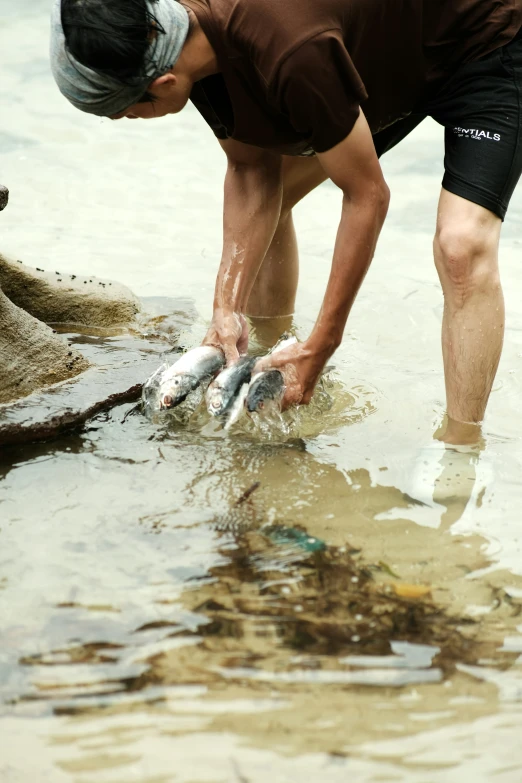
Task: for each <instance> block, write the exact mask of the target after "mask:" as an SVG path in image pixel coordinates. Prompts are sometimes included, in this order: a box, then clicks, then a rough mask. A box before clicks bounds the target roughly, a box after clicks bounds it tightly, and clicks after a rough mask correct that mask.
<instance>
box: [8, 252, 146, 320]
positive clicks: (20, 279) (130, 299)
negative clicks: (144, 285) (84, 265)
mask: <svg viewBox="0 0 522 783" xmlns="http://www.w3.org/2000/svg"><path fill="white" fill-rule="evenodd" d="M0 288H2V290H3V292H4V294H5V295H6V296H7V297H9V299H11V301H12V302H14V304H15V305H17V306H18V307H21V308H22V309H23V310H26V311H27V312H28V313H30V314H31V315H33V316H34V317H35V318H38V319H39V320H40V321H44V323H47V324H50V323H69V324H84V325H87V326H97V327H109V326H119V325H122V324H130V323H132V322H133V321H134V320H135V318H136V315H137V313H138V312H139V310H140V303H139V300H138V299H137V297H136V296H134V294H133V293H132V291H130V289H128V288H127V287H126V286H124V285H121V284H120V283H116V282H114V281H111V280H101V279H100V278H96V277H92V276H85V275H71V274H61V273H60V272H59V271H57V270H55V269H53V268H51V269H50V270H48V271H44V270H43V269H39V268H37V269H33V268H32V267H28V266H26V265H25V264H23V263H22V262H21V261H14V260H12V259H8V258H5V256H3V255H1V254H0Z"/></svg>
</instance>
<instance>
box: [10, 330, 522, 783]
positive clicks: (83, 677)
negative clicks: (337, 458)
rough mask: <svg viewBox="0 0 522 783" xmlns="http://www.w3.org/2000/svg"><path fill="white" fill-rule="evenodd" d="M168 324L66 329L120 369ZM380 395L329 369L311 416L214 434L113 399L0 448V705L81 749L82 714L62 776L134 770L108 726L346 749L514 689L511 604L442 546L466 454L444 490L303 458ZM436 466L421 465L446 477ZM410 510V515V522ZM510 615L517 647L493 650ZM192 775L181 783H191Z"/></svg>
mask: <svg viewBox="0 0 522 783" xmlns="http://www.w3.org/2000/svg"><path fill="white" fill-rule="evenodd" d="M165 323H166V322H165V320H164V319H163V320H161V319H160V322H159V325H158V324H156V326H155V327H154V328H155V329H156V327H157V331H155V332H154V335H153V336H152V337H151V336H150V335H148V336H147V338H146V339H145V340H143V339H142V338H140V337H139V336H138V335H131V336H128V337H125V336H121V335H120V336H116V335H114V336H112V337H111V338H109V339H107V338H105V340H103V339H101V336H100V335H98V336H94V337H93V336H91V337H89V336H88V335H82V336H80V337H78V338H77V339H80V340H82V341H83V343H84V345H85V346H86V348H88V347H89V346H95V348H96V350H97V351H103V350H104V346H105V345H106V346H107V351H108V354H107V355H108V357H110V361H114V359H115V357H117V356H118V355H121V350H122V349H125V350H127V351H128V350H130V349H131V348H132V346H133V345H136V344H137V341H141V345H142V348H144V349H148V347H149V342H150V344H151V346H152V347H153V346H154V345H155V344H157V342H160V343H161V342H165V343H166V344H168V345H169V346H170V337H168V336H167V337H166V338H165V337H164V336H162V332H161V330H162V329H163V327H164V326H165ZM176 334H177V338H176V339H179V340H180V341H181V340H182V339H184V342H186V343H188V345H190V344H191V339H192V338H190V339H185V338H183V330H182V329H179V330H178V332H177V333H176ZM118 345H120V346H121V348H120V349H118ZM188 345H187V346H186V347H188ZM377 401H378V395H377V393H376V392H375V391H373V390H372V389H370V388H369V389H366V390H363V389H362V388H360V387H359V388H355V387H352V388H350V389H349V390H347V389H346V388H345V387H344V385H343V384H342V383H341V382H340V380H339V379H338V378H337V377H336V376H335V375H334V376H332V377H331V378H328V377H327V378H325V379H324V381H323V385H322V387H321V388H320V390H319V394H318V398H317V401H316V405H315V407H314V406H312V407H310V408H307V409H303V410H301V411H298V412H294V413H293V414H291V415H289V414H285V415H284V416H283V417H281V418H280V420H278V421H276V422H275V426H273V428H272V429H271V431H270V433H269V435H270V437H266V435H267V433H266V432H264V431H263V426H265V428H266V426H268V423H267V422H266V421H265V423H264V425H262V424H260V422H259V421H256V420H255V419H254V420H250V419H245V420H243V422H242V423H241V426H239V425H238V428H237V430H235V431H233V432H232V433H230V434H225V433H223V432H222V431H221V430H220V429H219V427H217V428H212V426H211V424H212V423H210V424H209V421H208V416H207V415H206V413H205V411H204V410H202V409H201V407H198V404H197V400H196V401H195V402H196V404H195V405H193V407H192V408H191V407H190V406H188V407H186V408H185V409H183V408H180V409H179V410H180V411H181V413H180V414H179V415H180V418H176V416H174V417H172V416H170V417H167V418H164V419H162V420H161V421H160V422H159V423H157V422H156V421H152V422H151V421H149V420H147V419H146V418H145V417H144V416H143V415H142V414H141V412H140V409H139V407H136V406H131V405H127V406H121V407H119V408H115V409H114V410H113V411H112V412H108V413H104V414H103V415H100V416H97V417H95V419H93V420H91V421H90V422H89V423H88V426H87V427H86V428H85V429H84V431H83V432H82V433H81V434H80V433H77V434H75V435H74V437H71V438H67V439H62V440H59V441H56V442H55V443H53V444H49V445H45V444H41V445H38V446H35V447H34V448H33V447H32V448H31V449H25V450H24V451H21V450H16V449H15V450H13V451H12V452H11V453H10V456H9V457H7V458H6V459H5V463H6V472H5V474H4V476H3V485H2V484H0V503H3V504H4V505H3V508H4V509H10V510H9V519H10V520H13V521H15V522H16V524H14V525H12V526H10V527H9V528H5V529H4V530H2V536H3V542H4V544H5V545H6V548H7V549H8V550H9V551H12V552H18V555H17V558H15V557H14V556H13V557H12V558H11V560H9V561H8V563H7V565H6V567H5V573H6V577H5V580H4V584H3V585H0V587H2V586H3V588H4V589H3V592H4V597H5V599H6V602H9V601H11V602H12V608H10V610H9V613H6V615H5V616H6V618H7V622H6V623H3V625H4V626H5V627H4V628H3V631H4V632H3V634H2V641H3V650H2V653H3V655H4V657H5V663H4V665H3V666H4V668H3V671H4V672H5V673H6V675H7V677H6V683H7V686H6V689H5V690H4V693H5V694H6V696H7V700H8V706H7V708H6V709H7V712H8V713H9V712H12V714H13V715H16V716H19V718H22V716H23V715H25V714H27V712H28V711H30V710H37V709H40V710H42V711H43V712H41V713H40V714H45V710H49V711H51V712H52V714H53V715H54V716H56V717H55V720H57V719H58V718H60V719H71V720H78V719H81V720H83V721H86V722H85V723H83V724H82V725H83V727H84V730H85V731H87V732H88V733H89V732H92V736H93V745H92V747H91V746H90V745H89V743H88V747H85V746H84V745H83V744H82V740H80V739H78V736H77V735H76V734H75V729H74V726H75V725H76V724H71V726H70V727H69V728H64V727H63V726H62V729H61V730H63V733H62V734H61V735H60V739H59V741H58V744H57V748H58V750H55V751H54V754H55V755H56V757H57V758H60V759H62V758H63V756H62V753H63V747H62V745H63V746H66V745H70V746H71V747H72V751H71V753H72V758H71V759H69V760H68V761H60V764H61V765H62V767H61V768H63V769H66V770H69V771H70V772H71V773H74V772H77V773H78V774H83V773H85V774H88V771H89V770H96V774H97V775H98V774H101V773H102V772H103V774H105V773H107V774H109V772H110V769H111V768H112V766H113V765H116V766H117V767H118V768H119V769H120V771H121V775H122V779H130V777H129V776H130V775H131V774H135V772H136V769H137V768H139V764H138V762H137V761H136V759H135V758H134V756H132V754H131V755H130V756H127V755H125V754H123V755H121V756H117V754H116V756H117V758H116V756H115V755H114V753H113V751H114V750H115V749H116V748H118V747H119V744H120V742H122V743H123V744H124V745H125V744H126V743H127V740H125V741H123V740H122V737H123V736H130V735H131V734H132V735H134V732H141V731H142V728H140V727H142V722H143V721H145V720H149V719H150V721H152V723H150V724H147V725H150V726H151V728H149V730H148V731H149V734H147V730H145V729H144V730H143V731H144V733H143V737H144V740H143V741H144V742H145V738H147V739H148V741H155V740H157V739H158V737H160V736H163V731H164V726H165V725H167V726H169V727H170V728H169V729H168V730H167V735H168V736H170V735H169V732H171V733H174V734H178V735H179V736H186V735H187V732H190V731H195V732H196V733H198V736H202V735H201V734H200V732H202V731H203V728H204V726H205V725H206V724H204V723H202V721H201V715H202V714H205V715H206V714H207V713H208V712H209V711H210V712H212V714H213V715H215V717H214V718H213V719H212V728H213V730H214V731H216V732H221V733H223V732H224V733H225V735H226V736H231V737H233V736H241V735H244V736H248V738H249V742H250V744H252V745H254V746H262V745H263V744H264V743H266V744H268V745H270V746H272V747H274V746H277V743H278V741H279V740H278V738H279V737H280V736H289V737H290V736H291V741H290V739H289V740H288V742H289V743H290V742H291V746H292V748H293V750H294V751H295V752H300V753H304V752H307V751H308V749H309V747H312V746H313V747H314V749H315V750H316V751H317V752H319V751H321V752H325V751H330V750H335V751H336V752H339V753H341V750H342V748H343V747H344V746H345V744H346V742H347V737H346V733H347V727H348V733H349V738H350V742H355V741H356V739H357V738H358V739H357V741H363V740H367V739H368V737H369V736H373V734H372V732H374V733H375V735H376V736H379V737H384V736H388V735H389V732H393V731H395V732H396V734H403V733H404V734H408V733H409V734H414V733H416V732H418V731H419V730H421V728H422V726H423V725H425V724H426V722H427V723H429V724H430V725H432V724H433V725H443V724H444V723H450V724H451V722H452V721H454V720H455V716H456V715H457V714H458V715H460V716H461V718H462V719H466V718H468V717H469V715H470V714H471V711H472V709H473V710H475V714H476V715H477V716H479V715H486V714H488V713H490V712H491V711H492V709H493V707H492V705H493V704H494V703H495V700H496V692H497V691H496V687H497V686H496V685H492V684H490V683H493V682H496V681H495V680H494V678H495V677H499V678H500V681H501V682H502V683H506V682H507V680H506V679H505V676H506V672H505V671H504V670H505V669H506V670H508V671H509V670H511V668H513V671H514V672H515V674H514V675H513V677H514V678H515V679H514V682H515V686H513V687H515V688H516V687H517V686H516V676H517V675H516V672H517V668H516V665H515V666H513V662H514V661H516V657H517V655H518V648H517V643H518V642H517V639H518V636H517V632H516V628H517V623H519V621H520V620H519V618H518V615H519V613H520V611H521V604H520V597H519V596H518V595H516V594H515V593H513V592H508V591H507V590H505V589H503V588H502V587H501V586H499V585H496V584H493V583H492V584H489V583H485V582H484V581H482V582H480V583H479V582H473V581H470V580H465V579H463V578H462V577H463V575H466V574H473V573H475V572H476V571H477V570H478V568H480V567H483V566H484V565H487V561H486V560H485V558H484V557H483V556H482V555H481V552H480V550H481V546H482V544H483V541H482V539H479V538H478V537H474V538H468V539H466V543H465V544H460V543H459V542H458V540H455V544H456V545H452V546H448V539H447V537H446V536H447V532H448V530H449V529H450V527H451V526H452V525H454V523H455V522H456V520H459V519H460V520H462V519H463V516H464V513H465V509H466V508H468V507H469V506H470V504H471V505H473V506H474V507H476V506H477V505H478V504H480V503H482V501H483V492H481V490H480V489H479V487H478V486H477V484H478V483H479V482H478V480H475V479H476V476H475V471H476V469H477V465H476V462H474V461H473V460H471V461H470V466H471V469H470V471H469V472H468V473H467V474H466V482H465V487H466V493H462V492H460V493H454V492H450V491H448V490H447V486H448V482H447V481H446V480H442V482H440V481H439V485H438V486H443V487H445V488H446V489H445V492H439V493H438V494H437V495H436V497H435V498H434V496H433V494H432V495H431V496H429V497H428V496H427V495H421V494H420V493H419V491H418V488H419V486H421V484H422V482H421V483H420V484H419V482H418V481H417V489H416V490H415V492H416V494H417V497H415V493H414V492H413V489H412V490H411V492H405V491H403V489H398V488H397V487H395V486H392V485H385V484H384V483H381V482H382V481H383V480H384V479H385V477H386V475H387V471H386V470H379V471H378V472H377V473H376V471H375V469H374V468H372V469H371V470H370V469H366V468H365V467H358V468H356V469H353V470H349V471H343V470H340V469H338V468H336V467H335V466H334V465H332V464H329V463H328V462H326V461H322V460H321V459H320V458H319V457H318V456H317V454H315V455H314V453H313V448H314V445H316V441H314V438H315V437H316V436H318V435H319V434H320V433H321V434H324V433H326V432H328V431H329V430H331V432H332V433H335V432H336V430H337V429H339V428H341V427H345V428H346V427H348V429H350V427H352V426H354V425H355V426H357V424H358V423H359V422H361V421H363V420H364V419H365V418H366V417H367V416H368V415H369V414H371V413H373V412H374V411H375V409H376V404H377ZM183 410H185V412H184V413H183ZM176 415H178V414H176ZM292 417H293V418H292ZM328 437H332V438H333V437H334V435H331V436H328ZM448 458H449V457H448V456H445V457H443V459H442V462H441V464H440V465H439V467H437V470H439V468H441V470H440V471H439V472H442V474H443V475H444V471H446V472H447V471H448V470H449V467H450V466H447V464H446V462H445V460H447V459H448ZM437 459H439V460H440V455H438V457H437ZM381 467H385V466H382V465H381ZM35 476H38V479H39V480H40V481H41V480H42V476H43V477H44V480H45V482H46V491H45V493H43V494H42V493H40V492H39V491H38V490H37V486H36V483H35V481H34V477H35ZM411 477H412V478H413V472H411ZM470 479H471V480H470ZM12 498H17V504H16V506H17V507H16V510H15V507H14V505H11V506H10V505H9V504H12ZM415 513H419V514H420V513H422V514H424V518H422V519H421V518H420V517H419V519H418V520H417V521H418V522H420V523H421V524H424V525H425V526H424V527H420V526H419V525H418V524H416V525H413V526H412V525H411V519H412V514H415ZM434 520H436V522H434ZM29 526H30V527H29ZM430 528H431V529H430ZM383 530H384V531H386V539H385V540H383ZM28 531H30V532H28ZM44 538H45V546H44V547H42V545H41V543H40V539H41V540H44ZM33 541H34V543H35V545H36V547H37V549H36V552H35V551H33V549H32V544H33ZM42 556H43V558H44V563H43V564H42V565H41V566H40V570H38V569H36V571H35V580H36V582H37V583H38V584H39V585H41V584H44V585H45V586H46V587H45V592H44V594H43V595H39V594H37V595H35V596H34V597H33V599H32V602H31V604H30V606H31V607H32V614H31V617H30V618H29V617H27V618H26V619H25V618H24V621H23V622H22V621H20V619H19V617H18V616H16V612H17V611H19V612H20V613H21V612H22V611H24V608H25V606H26V604H25V601H24V599H23V596H24V595H27V594H29V593H28V592H27V591H26V592H25V593H24V589H23V587H21V586H18V583H19V582H20V580H22V583H23V579H27V576H26V575H25V573H23V570H24V568H25V569H28V564H33V563H35V562H37V563H38V558H40V559H42ZM38 601H39V603H38ZM472 604H474V605H475V611H470V608H471V606H472ZM36 607H37V608H36ZM9 618H11V619H9ZM517 618H518V619H517ZM507 628H511V629H512V636H513V639H514V640H515V641H514V643H512V644H511V645H510V646H509V645H508V646H506V647H505V648H504V649H500V648H501V646H502V641H503V637H504V634H505V632H506V629H507ZM464 667H465V669H464ZM464 671H465V674H464ZM471 678H474V680H476V683H475V684H473V685H471V684H470V683H472V682H473V680H472V679H471ZM481 679H483V680H484V681H485V682H484V683H481V682H480V680H481ZM361 686H371V688H366V689H365V688H361ZM203 687H204V689H205V691H203V690H201V688H203ZM446 687H449V688H451V689H452V691H451V692H452V693H453V694H454V699H455V704H454V705H453V706H452V707H451V709H448V705H447V699H446V696H445V694H446V690H445V689H446ZM392 688H393V689H394V690H395V692H396V693H397V694H403V695H404V701H400V702H398V701H396V700H395V699H394V697H392V696H391V695H390V694H391V692H392V691H391V689H392ZM197 689H199V690H197ZM347 689H349V698H348V697H347ZM412 689H413V690H412ZM437 689H439V690H437ZM370 693H371V694H373V695H369V694H370ZM470 693H471V696H470ZM510 693H511V691H510ZM178 694H181V695H178ZM416 694H417V695H416ZM419 694H422V696H420V695H419ZM402 698H403V696H402V695H401V696H397V699H402ZM469 698H472V699H474V700H475V701H474V702H473V704H474V706H473V707H471V706H470V704H469V702H468V701H466V699H469ZM408 699H410V701H408ZM419 699H422V700H423V701H422V706H421V705H420V704H417V701H418V700H419ZM459 700H460V701H459ZM383 703H384V704H387V705H388V708H389V709H391V708H393V709H394V711H395V713H397V714H399V713H400V719H399V718H397V724H396V725H395V724H393V725H395V728H393V727H392V728H390V725H391V724H390V722H389V721H388V723H387V722H386V721H385V710H384V712H383V714H382V715H381V716H379V717H378V718H376V717H374V718H372V719H371V720H370V719H369V718H368V720H367V721H366V722H365V721H362V719H361V714H362V713H365V712H366V711H367V710H370V712H371V710H372V708H375V707H376V705H377V704H383ZM283 704H284V705H287V706H285V707H284V715H281V716H280V717H279V718H277V720H276V719H275V718H274V715H275V714H276V713H277V712H278V711H282V710H283ZM46 705H47V706H46ZM412 705H416V706H415V709H414V708H413V706H412ZM179 713H183V715H184V716H185V717H184V718H183V719H180V717H179ZM189 713H190V714H189ZM245 713H246V714H248V715H249V720H248V722H245V721H244V720H243V719H242V717H241V716H242V715H244V714H245ZM265 714H266V715H270V716H271V717H270V720H268V717H263V716H264V715H265ZM165 716H167V724H165V720H166V717H165ZM304 716H306V717H304ZM107 721H109V722H112V723H111V726H112V728H111V731H109V732H108V733H105V731H104V729H103V728H102V727H103V726H105V725H106V722H107ZM441 722H442V723H441ZM323 724H324V726H325V727H327V729H325V728H324V727H323ZM17 725H20V724H17ZM24 725H25V724H24ZM363 725H364V729H363ZM125 727H127V728H125ZM328 727H329V728H328ZM111 732H112V733H111ZM127 732H129V734H128V735H127ZM227 732H228V734H227ZM358 732H359V733H358ZM219 736H222V734H220V735H219ZM76 746H78V747H76ZM169 747H170V746H169ZM80 748H81V750H80ZM102 748H103V752H101V749H102ZM146 752H147V751H146V744H145V745H144V748H143V749H142V751H140V753H142V754H146ZM107 753H109V754H110V757H109V756H108V755H106V754H107ZM168 753H170V750H168V751H167V756H168ZM140 763H141V762H140ZM227 763H229V762H227ZM136 764H138V767H136ZM160 766H161V765H160ZM136 774H138V773H136ZM161 774H163V773H161ZM161 774H160V772H158V775H159V777H157V779H158V780H161V779H162V778H161ZM202 774H203V773H202ZM205 774H207V773H205ZM241 774H243V773H241ZM188 775H189V772H188V771H187V773H186V775H185V776H184V777H181V778H180V779H182V780H187V782H188V781H190V783H192V778H191V777H190V776H188ZM227 775H228V773H222V774H221V779H228V777H227ZM207 777H208V775H207ZM236 777H237V776H236ZM86 779H87V778H86ZM109 779H110V778H107V780H109ZM138 779H139V780H140V781H141V778H140V777H139V776H138ZM155 779H156V778H154V777H153V778H151V780H155ZM171 779H172V778H171V777H170V776H169V775H168V774H165V775H164V780H165V781H170V780H171ZM202 779H203V778H202ZM209 779H213V778H209ZM246 779H249V778H248V777H247V778H246ZM265 779H266V778H265ZM370 779H371V778H370ZM143 780H144V781H145V780H147V783H148V779H147V778H143ZM89 783H90V780H89ZM416 783H417V781H416Z"/></svg>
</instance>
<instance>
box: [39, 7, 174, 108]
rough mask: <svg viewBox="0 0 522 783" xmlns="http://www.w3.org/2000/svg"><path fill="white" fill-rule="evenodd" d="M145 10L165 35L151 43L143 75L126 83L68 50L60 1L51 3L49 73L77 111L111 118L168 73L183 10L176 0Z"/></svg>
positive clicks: (159, 36)
mask: <svg viewBox="0 0 522 783" xmlns="http://www.w3.org/2000/svg"><path fill="white" fill-rule="evenodd" d="M147 7H148V9H149V11H150V12H151V14H153V15H154V16H155V17H156V19H157V20H158V23H159V24H160V25H161V27H162V28H163V29H164V30H165V35H162V34H160V35H157V36H156V38H155V39H154V41H153V42H152V43H151V44H150V51H149V57H148V64H147V65H146V66H145V74H144V75H143V76H139V77H136V78H134V79H131V80H129V81H126V82H125V83H123V82H120V81H118V80H117V79H115V78H114V77H112V76H107V75H106V74H103V73H100V72H99V71H93V70H91V69H90V68H87V67H86V66H85V65H82V64H81V63H79V62H78V60H76V59H75V58H74V57H73V56H72V54H70V53H69V52H68V51H67V48H66V46H65V36H64V33H63V28H62V15H61V0H54V6H53V11H52V15H51V70H52V72H53V76H54V78H55V81H56V84H57V85H58V88H59V90H60V92H61V93H62V95H65V97H66V98H67V100H68V101H70V103H72V105H73V106H75V107H76V108H77V109H80V111H85V112H87V113H88V114H97V115H98V116H99V117H110V116H111V115H112V114H118V113H119V112H121V111H124V110H125V109H128V108H129V106H132V105H133V104H134V103H136V102H137V101H138V100H139V99H140V98H141V97H142V95H143V94H144V93H145V92H146V91H147V88H148V87H149V85H150V84H151V82H153V81H154V79H156V78H157V77H158V76H162V75H163V74H164V73H167V71H168V70H170V68H172V66H173V65H174V63H175V62H176V60H177V59H178V57H179V55H180V53H181V50H182V48H183V44H184V43H185V40H186V37H187V33H188V28H189V19H188V13H187V10H186V8H184V7H183V6H182V5H181V3H179V2H177V0H159V2H157V3H151V2H149V0H147Z"/></svg>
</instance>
